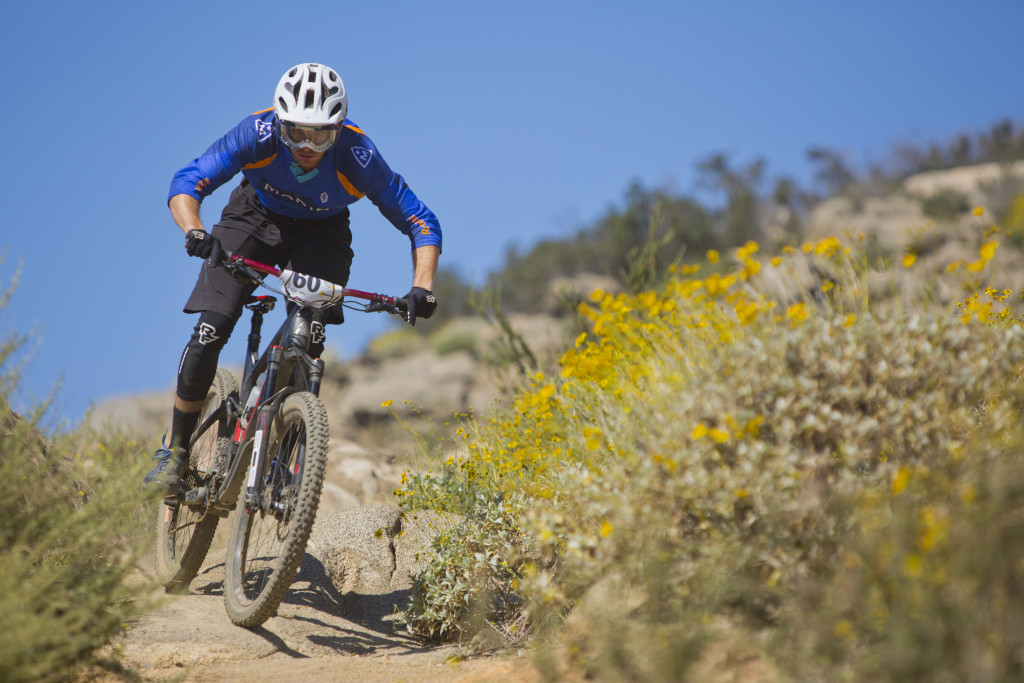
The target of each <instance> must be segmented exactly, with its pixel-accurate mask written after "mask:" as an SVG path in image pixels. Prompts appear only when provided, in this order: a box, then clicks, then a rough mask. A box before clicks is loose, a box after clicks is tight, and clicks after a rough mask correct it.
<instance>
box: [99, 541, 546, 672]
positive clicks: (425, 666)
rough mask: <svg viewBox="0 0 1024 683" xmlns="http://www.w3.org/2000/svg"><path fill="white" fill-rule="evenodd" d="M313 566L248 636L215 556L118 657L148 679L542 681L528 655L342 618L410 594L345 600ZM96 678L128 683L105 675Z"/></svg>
mask: <svg viewBox="0 0 1024 683" xmlns="http://www.w3.org/2000/svg"><path fill="white" fill-rule="evenodd" d="M315 562H316V561H315V559H313V558H312V557H311V556H309V555H307V556H306V559H305V560H304V562H303V565H302V569H300V571H299V574H298V575H297V577H296V579H295V582H294V583H293V584H292V587H291V590H290V591H289V593H288V595H287V597H286V598H285V600H284V603H283V604H282V605H281V607H280V608H279V609H278V613H277V615H276V616H275V617H272V618H271V619H269V620H268V621H267V622H266V623H265V624H263V626H262V627H260V628H258V629H254V630H247V629H243V628H239V627H237V626H235V625H233V624H232V623H231V621H230V620H229V619H228V616H227V614H226V612H225V611H224V598H223V581H224V550H223V548H221V549H215V550H212V551H211V552H210V554H209V556H208V557H207V561H206V563H205V565H204V568H203V570H202V571H201V572H200V574H199V576H197V577H196V579H195V580H194V581H193V582H192V584H191V586H190V589H191V592H190V593H189V594H186V595H163V594H162V593H161V594H158V596H157V599H158V600H159V604H158V606H157V608H156V609H154V610H153V611H151V612H149V613H147V614H145V615H144V616H143V617H141V618H140V619H138V620H137V621H136V622H135V623H133V624H131V626H130V627H129V629H128V630H127V632H126V633H125V634H124V635H123V636H122V637H121V638H120V639H119V640H118V641H116V643H115V644H114V649H115V650H116V653H117V656H118V659H119V660H120V661H121V662H122V664H123V666H124V667H125V668H126V669H128V670H129V671H131V672H133V673H134V674H136V675H138V676H140V677H141V678H142V680H144V681H171V680H174V681H190V682H191V681H196V682H198V681H211V682H212V681H234V680H244V681H247V682H258V681H282V680H284V681H289V680H290V681H304V680H317V681H326V682H328V683H329V682H332V681H396V682H397V681H409V682H410V683H412V682H420V681H422V682H424V683H433V682H434V681H437V682H441V681H445V682H447V681H459V682H463V683H469V682H470V681H509V682H510V683H534V682H535V681H539V680H540V676H539V675H538V673H537V672H536V671H535V669H534V668H533V667H532V666H531V665H530V663H529V661H528V660H527V659H526V658H523V657H518V658H498V657H483V658H473V659H464V660H462V661H459V659H460V655H461V654H463V653H462V652H461V651H460V650H459V649H458V648H455V647H452V646H448V647H425V646H424V645H423V644H421V643H418V642H416V641H414V640H412V639H410V638H408V637H406V636H404V635H403V634H402V633H401V632H399V631H397V630H396V628H395V626H394V616H393V615H387V616H383V617H368V618H364V619H362V620H360V621H353V620H349V619H347V618H345V617H344V616H342V615H343V614H346V613H347V614H368V613H370V614H378V615H379V614H380V613H381V612H380V610H379V609H370V610H367V609H359V607H360V605H359V602H360V601H362V600H365V601H372V602H373V603H374V604H375V605H379V604H380V602H381V600H389V601H391V600H393V601H394V603H398V604H404V600H405V599H406V597H407V592H406V591H396V592H395V593H392V594H389V595H386V596H380V595H367V596H359V595H352V594H348V595H345V596H344V597H343V596H340V595H338V594H337V592H336V591H333V590H332V589H331V588H325V587H324V586H323V585H322V584H320V583H313V582H312V581H311V580H310V579H311V578H313V577H314V576H316V575H317V572H316V571H315V567H314V564H315ZM342 604H344V606H345V609H342ZM353 607H355V608H356V609H354V610H353V609H352V608H353ZM98 680H100V681H114V680H123V679H122V678H121V677H118V676H114V675H109V674H105V675H100V676H99V679H98Z"/></svg>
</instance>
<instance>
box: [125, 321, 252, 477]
mask: <svg viewBox="0 0 1024 683" xmlns="http://www.w3.org/2000/svg"><path fill="white" fill-rule="evenodd" d="M237 320H238V315H235V316H233V317H232V316H225V315H221V314H220V313H215V312H213V311H203V313H202V314H201V315H200V316H199V321H198V322H197V323H196V326H195V328H194V329H193V331H192V337H191V338H190V339H189V342H188V344H187V345H186V346H185V350H184V352H182V354H181V361H180V362H179V363H178V386H177V391H176V395H175V399H174V408H173V410H172V413H171V438H170V441H169V442H168V443H167V444H166V446H165V447H164V448H162V449H161V450H160V451H158V452H157V459H158V460H159V462H158V463H157V464H156V466H155V467H154V468H153V469H152V470H151V471H150V472H149V473H148V474H147V475H146V477H145V480H144V481H145V483H146V484H149V485H151V486H154V487H156V488H160V489H162V490H163V492H164V494H165V495H174V494H175V493H177V491H178V489H179V487H180V483H181V477H182V475H183V474H184V473H185V467H186V466H187V464H188V456H189V438H190V437H191V436H192V432H193V431H195V428H196V424H198V422H199V416H200V412H201V411H202V408H203V403H204V402H205V399H206V394H207V392H208V391H209V389H210V385H212V384H213V377H214V375H215V374H216V373H217V359H218V358H219V357H220V352H221V349H223V348H224V344H225V343H227V340H228V338H229V337H230V336H231V332H232V330H233V329H234V327H235V323H236V322H237Z"/></svg>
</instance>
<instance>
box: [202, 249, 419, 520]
mask: <svg viewBox="0 0 1024 683" xmlns="http://www.w3.org/2000/svg"><path fill="white" fill-rule="evenodd" d="M225 264H226V265H228V266H234V267H236V268H238V269H240V270H242V272H246V269H248V270H250V271H256V272H257V273H263V274H267V275H274V276H275V277H279V276H281V274H282V272H283V271H282V270H281V269H279V268H275V267H274V266H270V265H267V264H264V263H260V262H258V261H253V260H251V259H248V258H245V257H243V256H240V255H238V254H229V255H228V257H227V259H226V261H225ZM249 275H250V276H251V277H252V279H253V280H254V281H257V282H261V279H260V278H259V277H258V276H256V275H255V274H252V273H249ZM340 289H341V293H340V296H341V297H354V298H359V299H364V300H366V301H367V302H368V303H367V304H366V306H365V308H364V310H366V311H375V310H381V311H392V312H394V311H402V310H404V309H405V308H406V307H405V301H404V300H403V299H401V298H399V297H394V296H389V295H386V294H374V293H372V292H364V291H361V290H358V289H349V288H347V287H345V288H340ZM276 301H277V300H276V299H275V298H274V297H272V296H253V297H250V300H249V302H248V303H246V305H245V307H246V308H247V309H249V310H250V311H252V318H251V322H250V331H249V338H248V343H247V346H246V354H245V366H244V370H243V373H242V385H241V389H240V394H239V395H240V396H248V395H249V393H250V392H251V391H252V389H253V387H254V386H255V384H256V378H257V377H258V376H259V375H260V374H261V373H263V372H265V373H266V379H265V380H264V383H263V387H262V389H261V391H260V394H259V396H258V398H257V401H256V406H255V408H253V409H252V412H251V414H250V415H243V414H242V412H243V406H242V405H240V404H239V401H238V399H237V398H235V397H233V396H232V397H228V398H227V400H225V401H224V402H223V403H222V404H221V406H220V407H219V408H218V409H217V410H215V411H214V412H213V413H211V414H210V416H209V417H207V419H206V420H204V421H203V423H202V424H201V425H199V427H198V428H197V429H196V430H195V432H194V433H193V436H192V440H191V445H193V446H194V445H195V442H196V441H197V440H198V439H199V438H200V437H201V436H202V435H203V434H205V433H206V432H207V431H208V430H209V429H210V427H211V426H212V425H214V424H216V423H217V422H218V421H221V422H220V424H221V425H222V427H221V429H222V431H221V432H220V433H218V437H230V438H231V441H232V445H231V456H230V457H229V459H228V463H226V464H227V465H228V470H227V472H225V473H224V480H223V482H222V485H221V486H219V487H216V488H217V491H216V494H215V495H214V497H213V499H212V500H206V501H205V502H207V503H208V504H209V508H210V510H211V512H213V513H214V514H217V515H218V516H220V517H227V516H228V514H229V513H230V512H231V510H233V509H234V507H235V503H236V502H237V500H238V494H239V493H240V492H241V478H242V475H243V473H244V472H245V465H246V464H247V465H248V466H249V473H250V474H249V479H248V481H247V482H246V509H247V510H249V511H250V512H251V507H252V506H253V505H255V504H256V500H257V499H258V497H259V492H260V481H259V474H260V473H261V472H262V471H263V466H264V461H265V459H266V449H267V444H268V441H269V436H270V426H271V423H270V420H271V419H272V418H273V416H274V415H276V414H277V412H278V409H279V408H280V405H281V403H282V402H283V401H284V400H285V399H286V398H287V397H288V396H289V395H291V394H293V393H296V392H298V391H309V392H311V393H312V394H314V395H317V396H318V395H319V393H320V384H321V380H322V378H323V371H324V362H323V360H321V359H319V358H313V357H312V356H310V355H309V353H308V351H307V349H308V347H309V342H310V338H311V333H312V329H313V325H314V322H315V321H314V317H315V311H314V309H313V308H312V307H311V306H309V305H304V304H300V303H297V302H294V301H292V302H289V306H288V314H287V316H286V318H285V321H284V322H283V323H282V324H281V327H280V328H279V329H278V330H277V332H276V333H275V334H274V336H273V338H272V339H271V341H270V343H269V344H268V345H267V348H266V350H265V351H264V352H263V354H262V355H259V349H260V342H261V334H262V328H263V317H264V315H265V314H266V313H269V312H270V311H272V310H273V309H274V305H275V303H276ZM317 324H319V323H317ZM296 371H298V372H296ZM296 374H297V375H299V376H300V377H302V378H304V379H305V382H304V383H305V384H306V386H305V387H302V386H296V383H294V382H292V379H293V378H294V377H295V376H296ZM281 379H284V380H285V381H284V382H281V381H280V380H281ZM279 386H280V388H279V389H278V387H279ZM232 425H233V429H232ZM250 439H251V441H252V453H251V457H250V460H249V462H248V463H246V464H243V458H241V457H238V456H239V455H240V454H241V451H242V449H243V447H244V446H245V445H246V444H247V443H248V442H249V441H250ZM210 494H211V492H210V491H209V490H207V491H206V492H205V496H206V497H207V498H209V497H210ZM186 502H187V503H191V504H195V503H199V502H200V501H199V500H186Z"/></svg>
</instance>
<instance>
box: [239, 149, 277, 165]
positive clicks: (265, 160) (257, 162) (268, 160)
mask: <svg viewBox="0 0 1024 683" xmlns="http://www.w3.org/2000/svg"><path fill="white" fill-rule="evenodd" d="M276 158H277V154H276V153H274V154H271V155H270V156H269V157H267V158H266V159H261V160H260V161H254V162H252V163H251V164H246V165H245V166H243V167H242V168H263V167H264V166H269V165H270V162H271V161H273V160H274V159H276Z"/></svg>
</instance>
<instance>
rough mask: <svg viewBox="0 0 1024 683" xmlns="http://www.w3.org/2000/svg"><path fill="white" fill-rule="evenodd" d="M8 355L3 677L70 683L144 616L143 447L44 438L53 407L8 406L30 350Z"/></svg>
mask: <svg viewBox="0 0 1024 683" xmlns="http://www.w3.org/2000/svg"><path fill="white" fill-rule="evenodd" d="M21 341H22V340H19V339H14V340H11V341H9V342H8V343H7V344H5V345H3V349H2V352H0V388H2V393H0V481H3V482H4V489H5V490H4V495H3V496H0V633H3V637H2V638H0V678H2V679H3V680H4V681H48V680H66V679H67V678H68V677H69V676H71V674H72V672H73V671H75V669H77V668H78V667H80V666H82V665H84V664H89V663H95V662H96V661H97V659H96V653H97V650H99V649H100V648H101V647H102V646H104V645H105V644H107V643H108V642H109V641H110V640H111V639H112V638H113V637H114V636H115V635H116V634H118V633H119V632H121V631H122V630H123V629H124V628H125V626H126V625H127V622H128V620H129V619H130V618H132V616H133V615H134V614H136V613H137V610H138V604H137V602H136V601H135V599H134V598H135V596H136V595H137V594H138V591H140V590H145V589H146V588H147V586H146V583H145V582H144V581H142V582H135V587H134V588H133V587H130V586H129V585H128V584H126V583H125V578H126V576H127V575H128V573H129V572H130V571H131V570H132V568H133V566H134V561H135V559H136V557H137V555H138V553H139V551H140V550H141V548H142V547H143V544H146V545H147V546H148V545H149V544H150V543H151V538H145V537H144V535H143V534H142V532H141V529H140V527H139V526H138V520H139V517H140V510H141V508H142V497H141V493H140V490H139V487H138V484H139V481H140V478H141V476H142V473H143V469H144V467H145V466H146V464H147V463H146V462H145V460H143V459H141V458H139V456H138V452H137V451H138V448H137V445H136V444H134V443H131V442H127V441H124V440H122V439H118V438H116V437H114V436H96V435H92V434H90V433H88V432H87V431H86V430H85V429H82V428H79V429H75V430H72V431H69V432H64V433H61V432H58V433H47V432H46V431H45V430H44V429H43V428H42V427H41V424H42V423H43V421H44V420H45V419H46V416H47V406H46V405H45V404H44V405H42V406H40V407H38V408H36V409H34V410H33V411H32V412H31V413H30V414H28V415H26V416H25V417H22V416H20V415H18V414H17V413H15V412H14V411H12V410H11V408H10V397H11V395H12V394H13V392H15V391H16V390H17V386H18V381H17V380H18V378H17V364H15V363H13V358H14V356H15V355H16V353H17V352H18V350H19V349H20V348H21Z"/></svg>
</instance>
